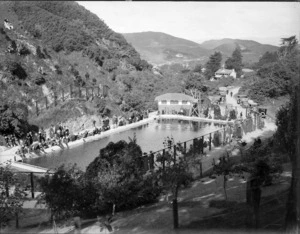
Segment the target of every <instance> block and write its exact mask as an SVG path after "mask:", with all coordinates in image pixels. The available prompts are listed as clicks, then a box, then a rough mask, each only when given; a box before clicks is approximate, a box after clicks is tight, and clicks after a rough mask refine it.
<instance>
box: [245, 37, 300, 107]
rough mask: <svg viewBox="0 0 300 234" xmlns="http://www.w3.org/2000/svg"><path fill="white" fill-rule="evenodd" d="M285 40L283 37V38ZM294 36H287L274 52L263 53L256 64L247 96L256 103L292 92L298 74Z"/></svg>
mask: <svg viewBox="0 0 300 234" xmlns="http://www.w3.org/2000/svg"><path fill="white" fill-rule="evenodd" d="M283 40H285V39H283ZM297 46H298V41H297V39H296V37H291V38H287V39H286V42H285V43H284V44H283V45H282V46H281V47H280V48H279V50H278V52H277V53H276V54H271V53H269V54H265V55H264V56H263V57H262V58H261V60H260V62H259V63H258V64H257V65H256V66H257V69H258V70H257V75H258V77H260V79H257V80H256V82H254V83H253V84H252V85H250V86H249V87H248V88H249V89H250V92H249V97H250V98H251V99H253V100H254V101H257V102H258V103H261V102H263V101H264V99H265V98H266V97H269V98H276V97H279V96H283V95H286V94H290V93H292V87H293V86H294V85H296V84H297V83H298V80H297V79H298V77H299V74H300V65H299V63H298V62H297V61H299V58H300V54H299V50H298V48H297Z"/></svg>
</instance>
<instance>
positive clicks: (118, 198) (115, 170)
mask: <svg viewBox="0 0 300 234" xmlns="http://www.w3.org/2000/svg"><path fill="white" fill-rule="evenodd" d="M141 155H142V151H141V149H140V147H139V146H138V145H137V144H136V138H135V137H134V138H133V139H132V140H130V142H129V143H127V142H125V141H119V142H117V143H113V142H110V143H109V144H108V145H107V146H106V147H105V148H103V149H101V150H100V154H99V156H98V157H97V158H95V159H94V161H93V162H92V163H90V164H89V166H88V167H87V170H86V178H87V179H88V180H90V181H93V182H94V184H95V186H96V188H97V191H98V194H99V198H100V200H99V201H97V204H98V206H100V207H102V211H103V212H107V211H109V210H110V207H112V205H116V209H118V210H123V209H131V208H134V207H137V206H139V205H142V204H146V203H149V202H153V201H155V200H156V199H157V196H158V195H159V193H160V187H159V186H158V185H157V184H156V183H155V179H156V176H155V174H150V175H145V174H144V169H143V162H142V158H141Z"/></svg>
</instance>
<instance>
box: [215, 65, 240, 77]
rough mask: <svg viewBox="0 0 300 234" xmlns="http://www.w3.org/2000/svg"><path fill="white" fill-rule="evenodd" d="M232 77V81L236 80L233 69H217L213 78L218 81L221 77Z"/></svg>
mask: <svg viewBox="0 0 300 234" xmlns="http://www.w3.org/2000/svg"><path fill="white" fill-rule="evenodd" d="M229 76H231V77H233V78H234V79H236V72H235V70H234V69H225V68H222V69H219V70H218V71H216V72H215V78H217V79H220V78H223V77H229Z"/></svg>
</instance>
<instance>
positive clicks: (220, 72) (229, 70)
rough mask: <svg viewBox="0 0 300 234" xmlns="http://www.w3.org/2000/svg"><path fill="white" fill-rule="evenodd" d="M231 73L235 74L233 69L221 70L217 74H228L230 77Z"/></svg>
mask: <svg viewBox="0 0 300 234" xmlns="http://www.w3.org/2000/svg"><path fill="white" fill-rule="evenodd" d="M231 72H233V70H231V69H223V68H222V69H219V70H218V71H216V73H215V74H226V75H230V74H231Z"/></svg>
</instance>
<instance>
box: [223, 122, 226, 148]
mask: <svg viewBox="0 0 300 234" xmlns="http://www.w3.org/2000/svg"><path fill="white" fill-rule="evenodd" d="M225 140H226V128H225V126H224V132H223V145H225V144H226V142H225Z"/></svg>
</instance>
